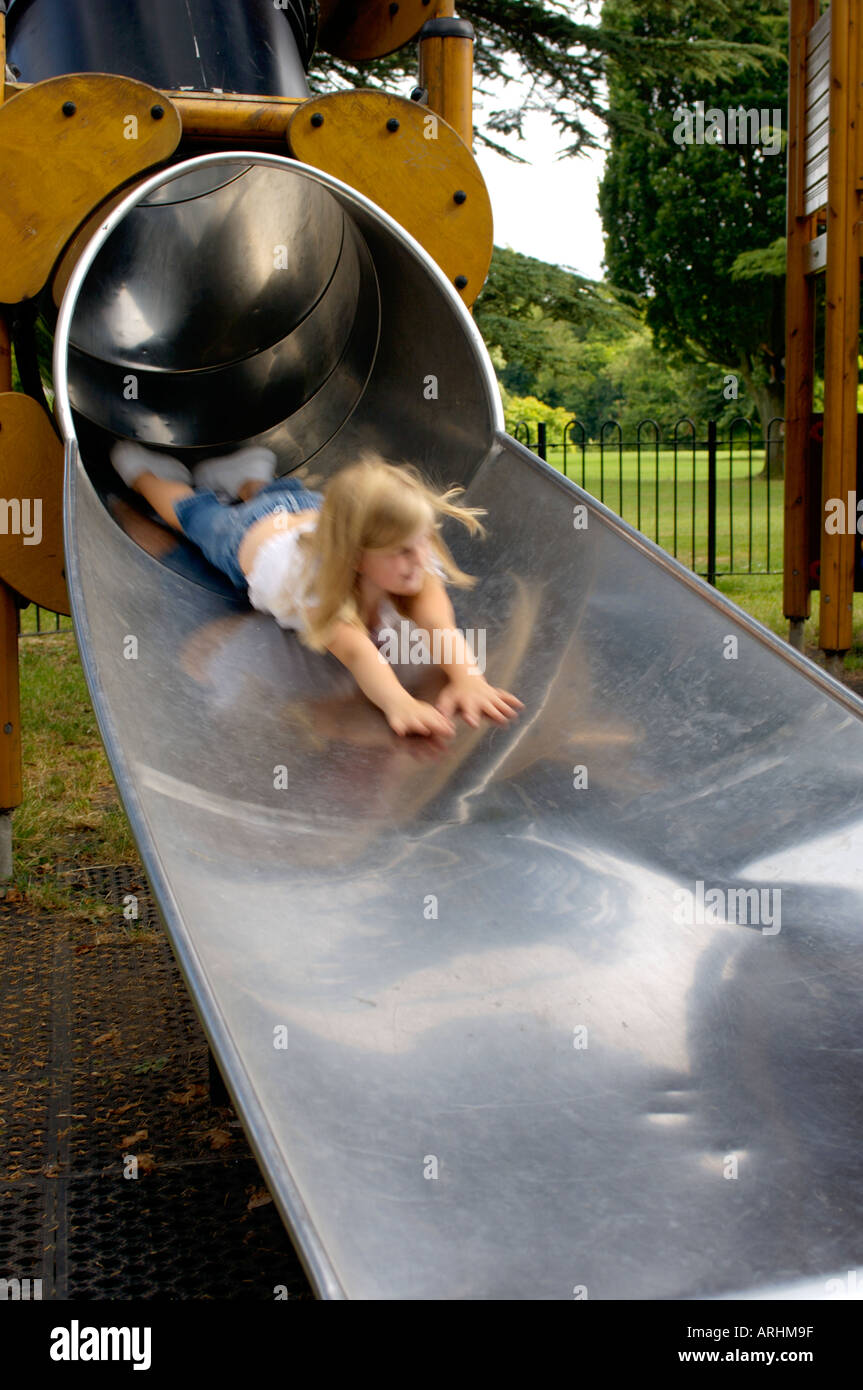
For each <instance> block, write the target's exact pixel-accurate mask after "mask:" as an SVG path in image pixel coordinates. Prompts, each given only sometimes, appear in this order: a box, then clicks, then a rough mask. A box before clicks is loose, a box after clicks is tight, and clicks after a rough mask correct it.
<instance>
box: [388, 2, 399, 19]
mask: <svg viewBox="0 0 863 1390" xmlns="http://www.w3.org/2000/svg"><path fill="white" fill-rule="evenodd" d="M398 12H399V7H398V5H396V4H392V5H390V14H391V15H393V16H395V15H397V14H398Z"/></svg>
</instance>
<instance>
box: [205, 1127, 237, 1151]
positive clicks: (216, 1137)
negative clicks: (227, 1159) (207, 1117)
mask: <svg viewBox="0 0 863 1390" xmlns="http://www.w3.org/2000/svg"><path fill="white" fill-rule="evenodd" d="M204 1138H205V1139H206V1140H208V1141H209V1144H210V1148H211V1149H226V1148H227V1147H228V1145H229V1144H230V1143H232V1142H233V1135H232V1134H229V1133H228V1131H227V1130H226V1129H208V1130H207V1131H206V1132H205V1134H204Z"/></svg>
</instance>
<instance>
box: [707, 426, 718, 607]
mask: <svg viewBox="0 0 863 1390" xmlns="http://www.w3.org/2000/svg"><path fill="white" fill-rule="evenodd" d="M707 582H708V584H713V585H714V586H715V584H716V421H715V420H708V422H707Z"/></svg>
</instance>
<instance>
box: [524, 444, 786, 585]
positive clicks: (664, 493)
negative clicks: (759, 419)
mask: <svg viewBox="0 0 863 1390" xmlns="http://www.w3.org/2000/svg"><path fill="white" fill-rule="evenodd" d="M548 462H549V464H550V465H551V466H552V468H556V469H557V470H558V472H560V473H562V472H563V471H564V467H563V464H564V459H563V448H562V447H561V446H560V445H556V446H555V447H553V448H549V450H548ZM762 467H763V451H762V450H761V449H756V448H755V447H754V446H753V459H752V469H751V471H750V465H749V456H748V449H747V450H744V448H743V444H742V442H741V443H740V445H739V446H738V445H735V448H734V451H733V454H730V453H729V449H728V446H727V445H724V446H723V447H721V448H720V449H719V451H718V456H717V486H716V568H717V573H719V574H723V573H731V572H732V571H738V572H739V571H742V570H747V571H751V572H752V573H754V574H766V573H778V572H779V571H780V570H781V569H782V528H783V517H784V504H785V499H784V491H783V482H782V479H781V478H772V479H770V480H767V479H765V478H763V477H761V476H759V475H760V473H761V469H762ZM677 470H678V477H677V488H676V493H675V483H674V453H673V451H672V450H670V449H660V450H659V451H658V452H657V451H656V450H654V449H653V448H651V447H649V446H647V445H645V446H644V447H643V448H642V451H641V487H640V488H639V483H638V474H639V457H638V451H637V450H636V449H631V448H624V449H622V450H620V451H618V449H617V447H616V446H615V445H614V443H613V442H611V443H609V444H607V446H606V448H605V451H604V457H603V455H602V454H601V452H600V448H599V445H596V444H591V445H588V446H586V448H585V451H584V471H583V475H582V455H581V450H580V449H575V448H570V447H569V446H568V447H567V457H566V476H567V477H568V478H570V479H571V480H572V482H574V483H578V484H579V486H584V487H585V489H586V490H587V491H588V492H590V493H592V495H593V496H594V497H598V498H599V499H600V501H602V502H604V503H605V505H606V506H607V507H609V508H610V509H611V510H612V511H613V512H617V514H618V516H622V517H623V518H624V520H625V521H628V522H629V523H630V525H632V526H634V527H636V529H637V530H639V531H643V532H644V534H645V535H646V536H649V537H650V538H651V540H654V541H656V543H657V544H658V545H661V546H662V548H663V549H664V550H667V551H668V552H669V554H671V555H675V556H676V557H677V559H678V560H680V561H681V563H682V564H684V565H688V566H689V568H690V569H694V570H695V571H696V572H697V573H698V574H706V573H707V455H706V452H705V450H704V449H699V450H698V451H697V452H696V454H695V464H694V468H693V459H692V452H691V450H689V451H687V449H686V447H685V441H684V442H683V443H681V445H680V447H679V449H678V461H677ZM582 476H583V478H584V482H583V483H582ZM693 500H694V504H695V507H694V523H693Z"/></svg>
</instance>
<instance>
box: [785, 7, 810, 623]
mask: <svg viewBox="0 0 863 1390" xmlns="http://www.w3.org/2000/svg"><path fill="white" fill-rule="evenodd" d="M817 18H818V0H791V13H790V34H789V51H788V58H789V62H788V180H787V213H786V231H787V236H788V250H787V273H786V277H785V533H784V537H785V538H784V562H783V598H784V604H783V608H784V612H785V616H786V618H788V619H789V621H790V633H789V640H790V641H791V643H792V645H793V646H802V645H803V624H804V622H805V620H806V619H807V618H808V617H809V614H810V612H811V606H812V604H811V598H810V592H809V506H808V500H809V449H810V444H809V431H810V425H811V419H812V374H813V358H814V340H815V278H814V276H813V275H807V274H806V270H807V267H806V264H805V252H806V244H807V242H808V241H809V237H810V223H809V218H808V217H807V215H806V209H805V206H804V196H803V195H804V182H805V160H806V36H807V34H808V33H809V30H810V29H811V28H812V26H813V24H814V23H815V21H816V19H817Z"/></svg>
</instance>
